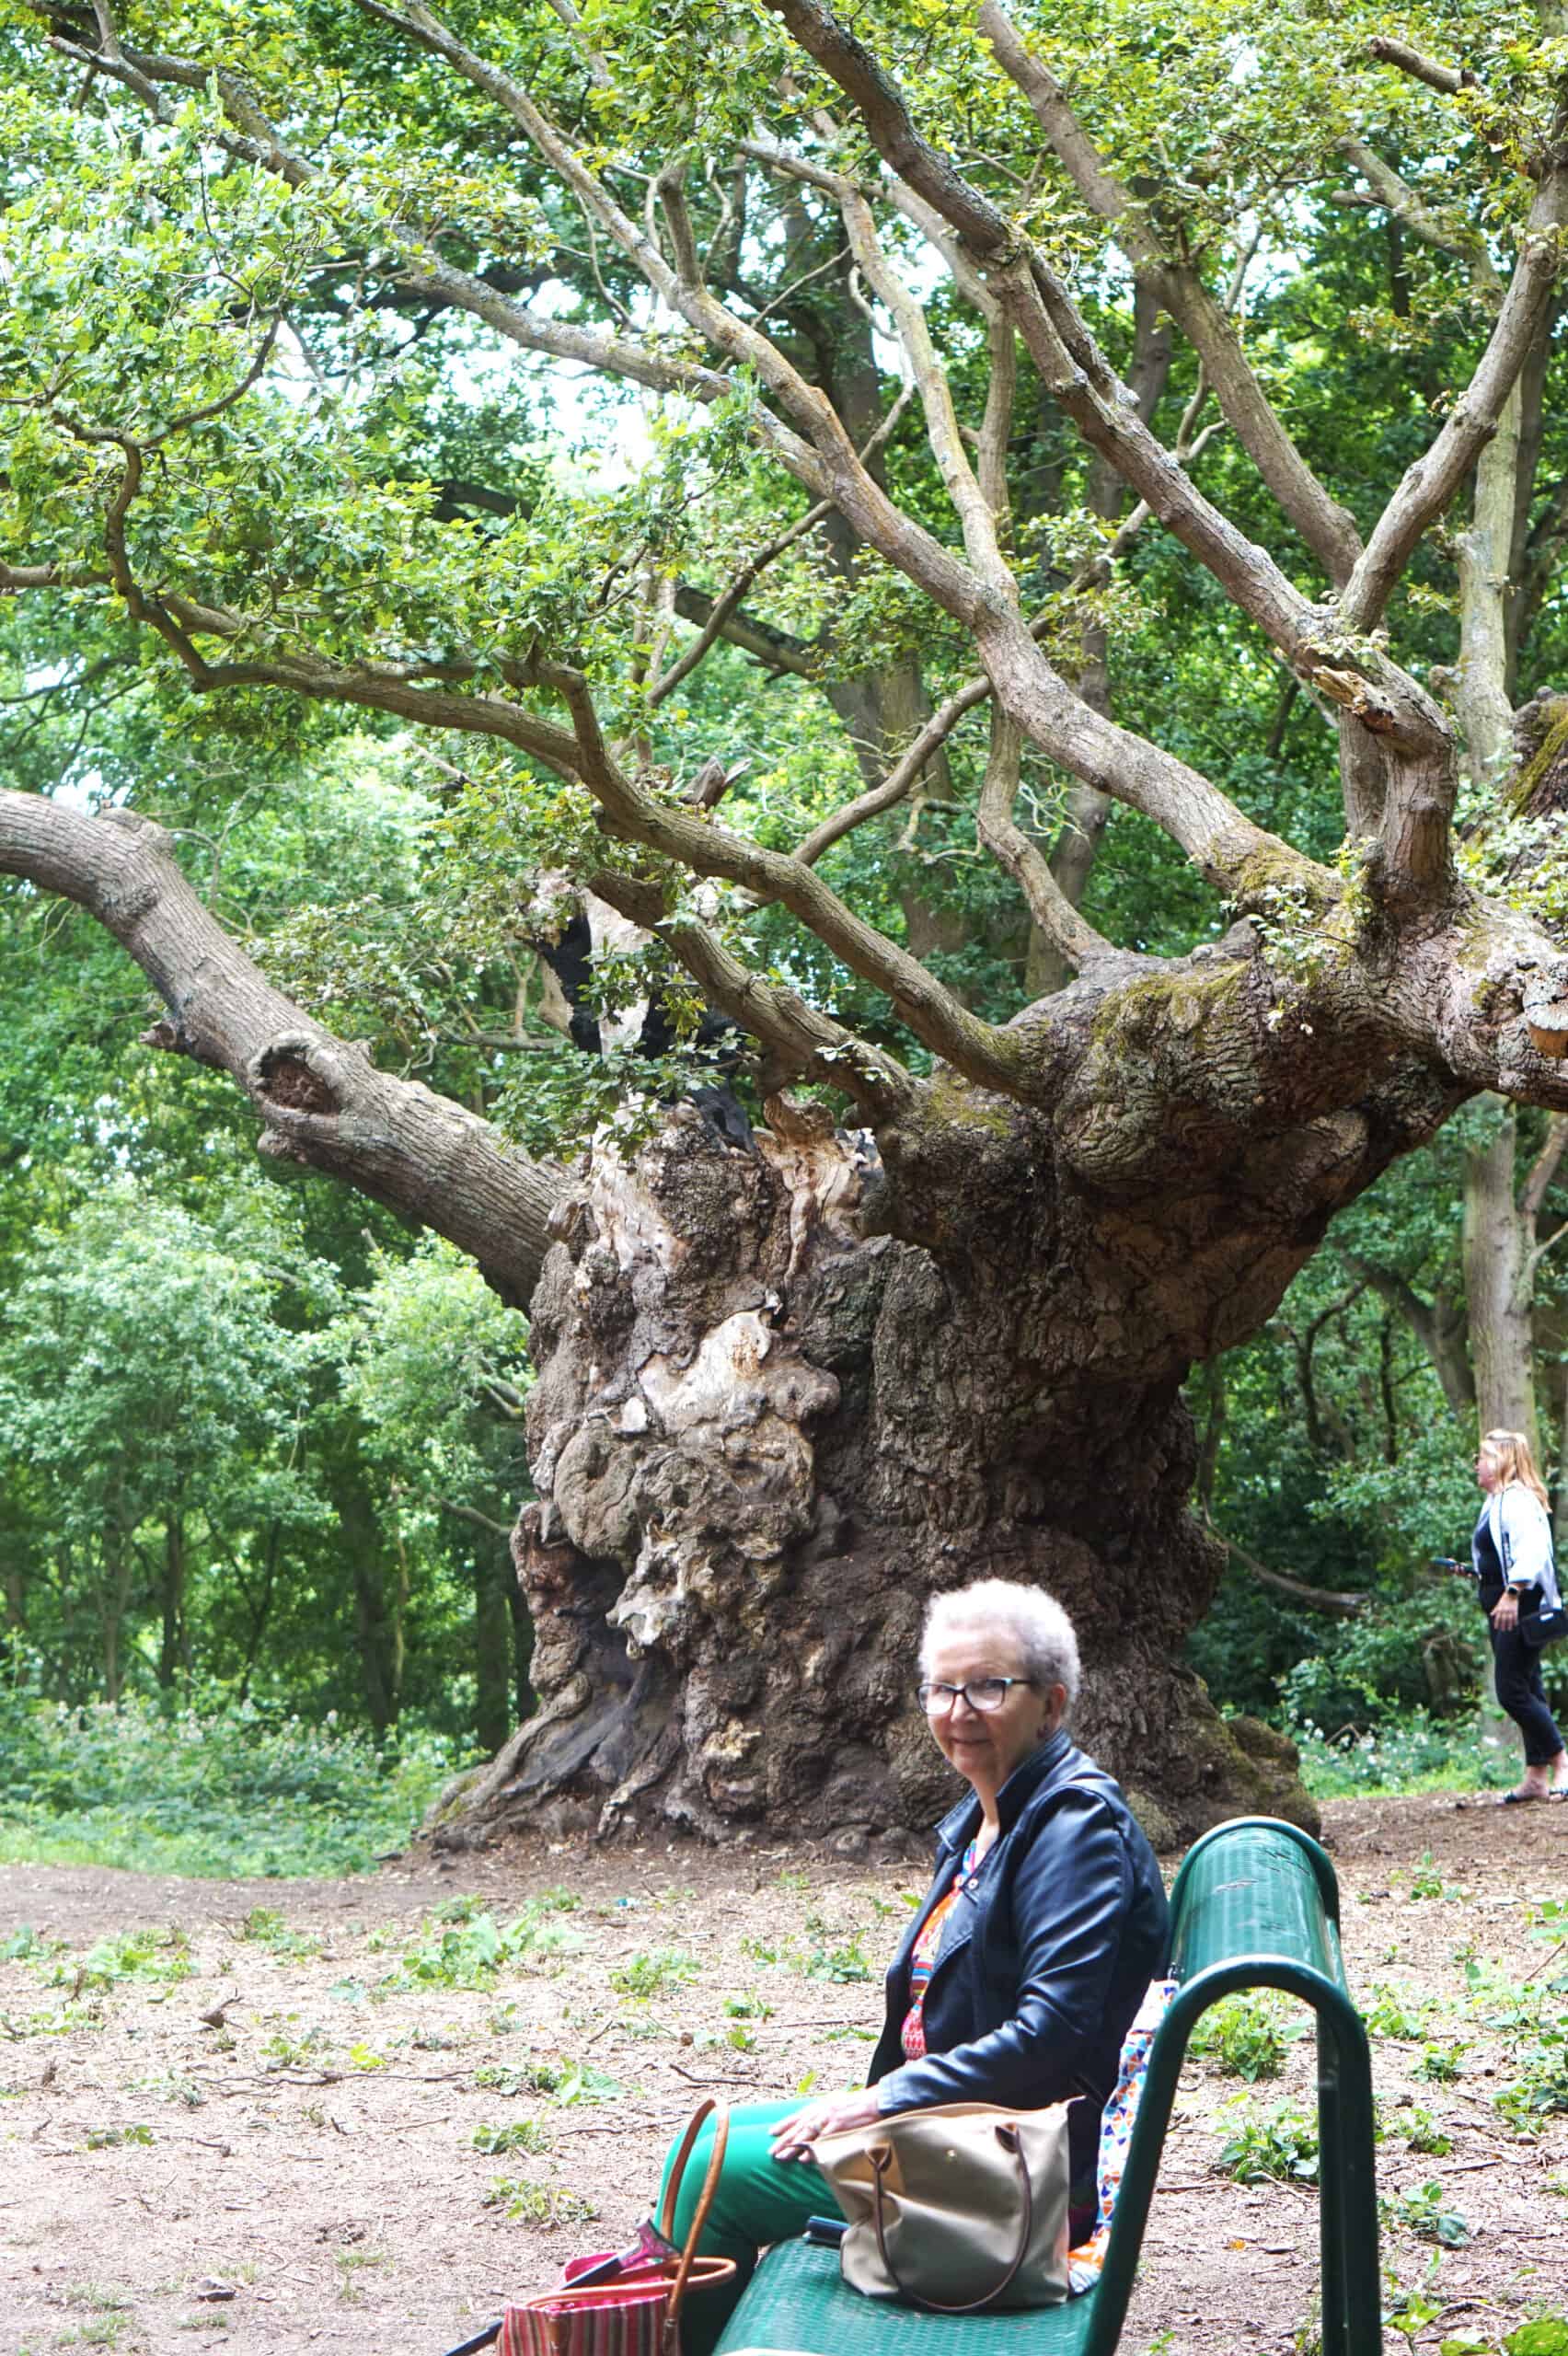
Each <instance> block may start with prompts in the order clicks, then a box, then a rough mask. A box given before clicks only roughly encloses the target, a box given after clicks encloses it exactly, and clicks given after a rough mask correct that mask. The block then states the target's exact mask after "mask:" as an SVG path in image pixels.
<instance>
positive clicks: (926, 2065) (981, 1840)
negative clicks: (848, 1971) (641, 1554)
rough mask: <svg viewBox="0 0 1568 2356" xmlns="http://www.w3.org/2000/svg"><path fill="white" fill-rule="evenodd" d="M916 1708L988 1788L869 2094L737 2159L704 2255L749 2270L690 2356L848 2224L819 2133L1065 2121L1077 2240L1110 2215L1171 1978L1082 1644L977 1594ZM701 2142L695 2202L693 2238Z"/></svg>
mask: <svg viewBox="0 0 1568 2356" xmlns="http://www.w3.org/2000/svg"><path fill="white" fill-rule="evenodd" d="M920 1668H921V1678H920V1684H919V1688H918V1692H919V1697H920V1702H921V1704H922V1706H923V1708H924V1709H925V1712H926V1716H927V1721H928V1725H929V1727H930V1729H931V1733H932V1736H933V1738H935V1740H936V1742H937V1744H938V1747H939V1748H940V1750H941V1751H942V1752H943V1754H944V1755H945V1756H946V1757H947V1758H948V1759H949V1760H951V1762H952V1764H953V1766H954V1767H956V1768H957V1770H958V1772H959V1773H960V1774H961V1775H962V1776H963V1778H964V1780H965V1781H966V1782H967V1783H968V1784H969V1785H970V1786H971V1790H970V1794H969V1796H968V1797H966V1798H965V1799H963V1800H961V1801H960V1802H959V1804H958V1806H957V1807H955V1808H954V1809H953V1810H952V1812H951V1815H949V1816H947V1817H946V1818H944V1819H943V1820H942V1822H941V1824H940V1826H939V1827H938V1831H937V1866H936V1874H935V1877H934V1879H933V1880H932V1883H931V1887H930V1888H929V1889H928V1891H927V1893H926V1897H925V1900H924V1901H923V1903H922V1904H921V1906H920V1908H919V1910H918V1911H917V1914H916V1915H915V1917H914V1920H913V1922H912V1923H911V1924H910V1927H909V1931H908V1933H907V1934H906V1936H905V1940H904V1943H903V1945H902V1946H901V1947H900V1948H899V1951H898V1953H897V1955H896V1956H895V1957H894V1961H893V1966H892V1969H890V1971H889V1972H888V1975H887V2015H886V2019H885V2021H884V2024H883V2027H882V2037H881V2038H880V2040H879V2042H878V2045H877V2049H876V2051H875V2053H874V2054H873V2056H872V2059H871V2066H870V2085H868V2086H867V2087H866V2089H865V2091H864V2092H863V2093H859V2094H847V2095H830V2096H824V2097H822V2098H820V2099H818V2100H815V2101H812V2102H808V2103H805V2104H803V2105H802V2104H799V2103H785V2104H779V2103H751V2104H744V2105H742V2106H739V2107H738V2108H736V2109H735V2110H734V2111H733V2112H732V2117H731V2129H730V2146H729V2151H728V2154H727V2156H726V2159H725V2163H724V2172H723V2176H722V2178H721V2183H720V2187H719V2191H718V2197H717V2199H716V2200H715V2202H714V2205H713V2210H712V2212H711V2214H710V2216H709V2221H708V2224H707V2227H706V2229H705V2231H704V2235H703V2239H702V2247H703V2249H704V2250H705V2251H709V2252H710V2253H712V2254H714V2255H717V2256H721V2257H725V2258H734V2259H735V2260H736V2262H737V2267H738V2272H737V2276H736V2281H735V2283H734V2285H733V2288H732V2292H731V2293H730V2295H729V2296H728V2297H725V2296H724V2295H723V2294H722V2293H720V2292H712V2293H709V2294H706V2295H704V2296H703V2297H702V2298H699V2299H698V2300H697V2301H695V2302H694V2303H693V2304H691V2305H690V2306H688V2308H687V2309H686V2316H685V2319H684V2321H683V2326H682V2329H683V2337H684V2339H685V2343H686V2350H687V2356H708V2350H709V2349H710V2348H711V2347H712V2345H713V2343H714V2341H715V2340H716V2339H718V2337H719V2335H720V2332H721V2330H722V2328H723V2326H724V2323H725V2322H726V2321H727V2320H728V2316H729V2313H730V2311H731V2309H732V2306H733V2304H734V2301H735V2300H736V2299H738V2298H739V2295H740V2292H741V2290H742V2288H744V2283H745V2281H746V2279H747V2277H748V2276H749V2274H750V2272H751V2269H752V2267H753V2266H754V2264H755V2259H756V2253H757V2250H758V2248H759V2247H760V2246H763V2245H764V2244H767V2243H768V2242H775V2241H782V2240H784V2239H786V2238H787V2237H788V2236H790V2235H793V2234H797V2233H799V2232H800V2231H801V2228H802V2226H803V2225H804V2223H805V2221H806V2219H807V2217H808V2216H810V2215H813V2214H820V2213H821V2212H822V2211H823V2210H824V2208H827V2209H831V2208H832V2206H833V2205H834V2204H833V2201H832V2196H831V2194H830V2192H829V2190H828V2188H827V2186H826V2183H825V2181H824V2178H823V2177H821V2176H820V2175H819V2173H818V2172H817V2170H816V2169H815V2167H814V2166H813V2165H810V2162H811V2157H812V2145H813V2142H815V2141H816V2139H817V2138H818V2137H819V2136H821V2135H824V2134H830V2133H836V2132H838V2131H842V2130H843V2129H846V2128H852V2127H859V2126H867V2127H869V2126H870V2124H871V2122H872V2121H873V2120H874V2119H880V2118H886V2117H888V2116H889V2115H890V2114H891V2113H893V2112H894V2111H902V2110H917V2109H921V2108H925V2107H926V2106H927V2105H928V2104H932V2103H945V2102H983V2103H996V2104H998V2105H1002V2106H1004V2107H1006V2108H1009V2109H1015V2110H1034V2109H1040V2108H1043V2107H1044V2106H1045V2105H1046V2104H1048V2103H1054V2102H1064V2101H1066V2100H1067V2099H1068V2097H1069V2096H1075V2095H1078V2096H1084V2097H1085V2099H1084V2100H1082V2101H1081V2102H1078V2103H1076V2104H1075V2105H1074V2108H1073V2109H1072V2111H1071V2113H1070V2114H1069V2146H1070V2151H1071V2155H1072V2179H1073V2211H1072V2218H1071V2227H1070V2230H1071V2233H1072V2237H1073V2239H1074V2240H1075V2241H1076V2240H1078V2238H1079V2236H1080V2234H1081V2233H1083V2232H1086V2231H1087V2230H1088V2227H1089V2225H1090V2222H1091V2219H1092V2215H1093V2209H1094V2170H1095V2158H1096V2154H1097V2149H1098V2143H1099V2133H1100V2114H1101V2109H1102V2108H1103V2106H1104V2103H1105V2100H1106V2097H1107V2096H1108V2095H1109V2094H1110V2092H1111V2090H1112V2088H1113V2086H1114V2085H1115V2082H1116V2066H1117V2061H1118V2057H1119V2055H1120V2052H1121V2047H1122V2040H1123V2038H1124V2036H1125V2035H1126V2032H1127V2029H1128V2027H1130V2025H1131V2023H1132V2020H1133V2016H1134V2015H1135V2014H1136V2011H1137V2009H1138V2004H1139V2003H1140V2001H1141V1999H1142V1997H1143V1994H1144V1991H1145V1990H1146V1988H1147V1986H1148V1983H1149V1981H1151V1980H1152V1979H1155V1978H1157V1977H1158V1976H1159V1974H1160V1973H1162V1972H1163V1971H1164V1969H1165V1967H1166V1958H1167V1949H1168V1946H1169V1935H1170V1926H1169V1917H1168V1914H1167V1910H1166V1903H1165V1891H1164V1888H1163V1885H1162V1884H1161V1881H1160V1877H1159V1866H1158V1865H1156V1863H1155V1860H1154V1854H1153V1852H1152V1851H1151V1849H1150V1848H1149V1845H1148V1842H1147V1841H1146V1840H1145V1838H1144V1836H1143V1833H1142V1831H1140V1830H1139V1828H1138V1825H1137V1823H1136V1820H1135V1819H1134V1817H1133V1815H1132V1813H1131V1811H1130V1810H1129V1808H1128V1807H1127V1804H1126V1801H1125V1800H1124V1797H1123V1796H1122V1793H1121V1790H1120V1788H1119V1787H1118V1785H1117V1784H1115V1783H1114V1782H1113V1780H1112V1778H1111V1777H1110V1776H1109V1775H1107V1774H1106V1773H1105V1772H1104V1771H1103V1769H1101V1768H1100V1767H1097V1766H1096V1765H1095V1763H1094V1761H1093V1760H1092V1759H1090V1758H1087V1757H1086V1756H1085V1754H1084V1753H1083V1752H1082V1751H1081V1750H1078V1749H1077V1748H1076V1747H1075V1746H1074V1744H1073V1743H1072V1741H1071V1740H1070V1739H1069V1738H1068V1735H1067V1731H1066V1724H1067V1719H1068V1717H1069V1715H1070V1713H1071V1710H1072V1705H1073V1703H1074V1702H1075V1700H1076V1699H1077V1696H1078V1641H1077V1638H1076V1637H1075V1636H1074V1634H1073V1628H1072V1623H1071V1622H1070V1621H1069V1620H1068V1618H1067V1616H1066V1612H1065V1611H1063V1610H1062V1608H1061V1606H1060V1604H1058V1603H1056V1602H1055V1601H1054V1600H1052V1598H1051V1597H1049V1596H1048V1595H1045V1594H1043V1592H1042V1591H1041V1590H1040V1589H1039V1588H1032V1587H1021V1586H1015V1585H1013V1584H1010V1583H1009V1582H1008V1581H1005V1580H1002V1579H981V1580H979V1581H978V1582H977V1583H976V1584H975V1585H974V1586H973V1587H967V1588H961V1589H959V1590H958V1591H957V1592H956V1593H953V1594H949V1595H941V1596H938V1597H937V1598H936V1599H935V1600H933V1602H932V1604H931V1606H930V1609H929V1611H928V1613H927V1618H926V1629H925V1636H924V1640H923V1642H922V1645H921V1650H920ZM707 2149H708V2147H707V2142H706V2133H705V2138H704V2140H703V2141H702V2142H700V2143H699V2145H698V2150H697V2152H696V2153H695V2154H694V2155H693V2165H692V2166H691V2167H690V2168H688V2170H687V2171H686V2177H685V2181H684V2183H683V2186H682V2191H681V2200H680V2208H679V2212H678V2214H677V2219H676V2230H677V2234H680V2235H684V2234H685V2233H686V2231H687V2230H688V2229H689V2225H690V2219H691V2213H692V2211H693V2208H694V2207H695V2204H696V2199H697V2189H698V2185H699V2184H700V2182H701V2180H702V2172H703V2166H704V2165H705V2164H706V2160H707Z"/></svg>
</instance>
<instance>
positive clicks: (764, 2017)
mask: <svg viewBox="0 0 1568 2356" xmlns="http://www.w3.org/2000/svg"><path fill="white" fill-rule="evenodd" d="M724 2010H725V2012H726V2013H727V2014H728V2015H729V2017H730V2018H731V2020H732V2021H770V2020H771V2019H772V2018H773V2007H772V2005H771V2004H769V2003H768V2001H767V1997H766V1996H759V1995H758V1994H757V1992H756V1990H755V1988H748V1989H747V1990H746V1991H745V1992H744V1994H742V1995H738V1996H726V1997H725V1999H724Z"/></svg>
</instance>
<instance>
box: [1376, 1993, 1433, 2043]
mask: <svg viewBox="0 0 1568 2356" xmlns="http://www.w3.org/2000/svg"><path fill="white" fill-rule="evenodd" d="M1361 2017H1362V2019H1363V2020H1364V2021H1365V2022H1366V2027H1367V2033H1368V2034H1369V2035H1370V2036H1372V2037H1397V2038H1406V2039H1415V2038H1423V2037H1424V2036H1425V2034H1426V2025H1427V2022H1428V2021H1429V2020H1430V2019H1431V2017H1432V2005H1431V2003H1430V2002H1429V2001H1428V2000H1427V1999H1425V1998H1421V1999H1418V2000H1416V2001H1413V2002H1412V1999H1411V1998H1410V1997H1408V1996H1407V1995H1405V1993H1404V1992H1403V1991H1402V1990H1401V1989H1398V1988H1390V1987H1389V1985H1388V1983H1387V1982H1386V1981H1374V1982H1373V1983H1372V1992H1371V1999H1370V2001H1369V2002H1368V2003H1367V2004H1365V2005H1363V2006H1362V2008H1361Z"/></svg>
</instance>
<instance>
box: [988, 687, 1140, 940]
mask: <svg viewBox="0 0 1568 2356" xmlns="http://www.w3.org/2000/svg"><path fill="white" fill-rule="evenodd" d="M1022 754H1023V737H1022V733H1021V732H1020V730H1019V729H1018V728H1017V727H1016V726H1015V725H1014V723H1013V722H1012V721H1010V720H1009V718H1008V717H1007V715H1006V713H1005V712H1003V711H1001V710H999V709H998V708H997V706H996V705H994V704H993V706H992V708H991V755H990V759H989V760H988V762H987V763H986V781H985V783H984V785H983V786H982V788H981V791H980V810H979V816H978V820H977V830H978V833H979V837H980V840H981V841H982V842H983V843H984V844H985V846H986V849H987V850H989V851H990V852H991V853H992V855H993V856H994V857H995V858H996V859H997V861H998V862H999V864H1000V865H1001V866H1002V867H1004V868H1005V869H1006V870H1007V872H1008V873H1009V875H1010V876H1011V877H1012V879H1013V881H1014V883H1017V885H1018V887H1019V889H1020V891H1021V892H1022V894H1023V896H1024V898H1025V899H1026V900H1027V902H1028V903H1029V913H1030V915H1031V917H1032V918H1033V920H1034V922H1035V923H1036V924H1037V925H1038V926H1039V927H1040V930H1042V932H1043V933H1044V934H1045V936H1046V938H1047V939H1048V940H1049V941H1051V942H1052V943H1053V945H1054V946H1055V949H1056V950H1057V951H1058V952H1059V953H1060V954H1061V956H1062V957H1063V958H1064V959H1065V960H1066V963H1067V964H1069V965H1071V966H1074V967H1075V968H1076V967H1078V966H1081V965H1086V964H1089V963H1090V960H1091V959H1092V958H1095V957H1104V956H1107V955H1109V954H1110V953H1111V943H1110V942H1109V941H1107V940H1106V939H1105V938H1104V936H1103V934H1101V933H1098V932H1096V930H1095V929H1094V927H1093V926H1092V925H1091V924H1090V923H1089V922H1088V920H1087V919H1086V918H1083V917H1081V916H1079V914H1078V910H1077V908H1075V907H1074V906H1073V904H1072V902H1071V901H1070V900H1069V899H1068V898H1067V896H1066V894H1065V893H1064V891H1063V890H1062V887H1061V885H1060V884H1059V883H1057V881H1056V879H1055V876H1054V875H1053V874H1052V872H1051V866H1050V861H1049V860H1047V859H1046V857H1045V854H1044V852H1043V850H1042V849H1040V846H1039V844H1038V843H1034V842H1031V840H1030V838H1029V837H1028V836H1027V835H1026V834H1025V833H1024V831H1023V829H1022V827H1021V826H1019V825H1018V824H1017V822H1016V821H1015V819H1014V817H1013V803H1015V802H1016V801H1017V799H1018V788H1019V771H1020V761H1021V758H1022Z"/></svg>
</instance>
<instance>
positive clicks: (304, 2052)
mask: <svg viewBox="0 0 1568 2356" xmlns="http://www.w3.org/2000/svg"><path fill="white" fill-rule="evenodd" d="M293 2017H294V2016H293V2015H290V2026H289V2027H283V2028H280V2029H275V2030H274V2031H273V2033H272V2035H271V2037H270V2038H267V2040H266V2042H265V2043H264V2044H263V2046H262V2048H261V2067H262V2068H263V2070H314V2069H318V2068H319V2067H320V2064H321V2060H322V2057H323V2055H324V2054H325V2052H326V2051H327V2037H326V2032H325V2030H323V2029H318V2028H304V2029H301V2030H300V2031H299V2033H298V2034H297V2036H296V2035H294V2034H293V2033H292V2022H293Z"/></svg>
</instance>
